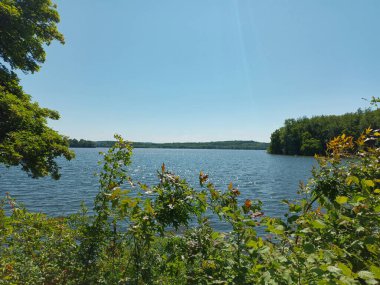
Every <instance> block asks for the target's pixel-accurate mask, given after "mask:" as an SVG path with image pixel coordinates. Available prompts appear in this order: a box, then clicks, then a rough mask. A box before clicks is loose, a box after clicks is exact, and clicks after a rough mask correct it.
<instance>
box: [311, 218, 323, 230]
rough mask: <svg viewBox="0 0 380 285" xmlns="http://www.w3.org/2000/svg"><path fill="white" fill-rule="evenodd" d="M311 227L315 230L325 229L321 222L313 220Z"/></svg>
mask: <svg viewBox="0 0 380 285" xmlns="http://www.w3.org/2000/svg"><path fill="white" fill-rule="evenodd" d="M311 225H312V226H313V227H314V228H316V229H324V228H325V227H326V224H325V223H324V222H322V221H321V220H315V221H313V222H312V223H311Z"/></svg>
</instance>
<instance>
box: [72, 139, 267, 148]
mask: <svg viewBox="0 0 380 285" xmlns="http://www.w3.org/2000/svg"><path fill="white" fill-rule="evenodd" d="M69 143H70V147H72V148H95V147H112V146H113V145H114V144H115V141H88V140H83V139H80V140H77V139H70V140H69ZM131 144H132V146H133V147H134V148H173V149H241V150H266V149H267V148H268V146H269V143H265V142H256V141H218V142H185V143H151V142H131Z"/></svg>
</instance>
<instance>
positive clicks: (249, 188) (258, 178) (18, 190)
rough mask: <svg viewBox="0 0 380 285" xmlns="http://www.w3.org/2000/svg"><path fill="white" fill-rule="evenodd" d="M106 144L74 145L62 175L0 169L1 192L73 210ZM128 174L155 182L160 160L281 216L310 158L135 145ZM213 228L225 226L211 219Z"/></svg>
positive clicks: (46, 208) (36, 207)
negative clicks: (232, 188) (230, 187)
mask: <svg viewBox="0 0 380 285" xmlns="http://www.w3.org/2000/svg"><path fill="white" fill-rule="evenodd" d="M106 150H107V149H100V148H96V149H75V152H76V159H74V160H72V161H64V160H62V161H61V160H60V166H61V167H62V169H61V173H62V177H61V179H60V180H58V181H55V180H53V179H51V178H42V179H31V178H29V177H28V176H27V175H26V174H25V173H24V172H22V171H21V170H19V169H18V168H9V169H7V168H5V167H1V168H0V194H1V196H2V197H3V196H4V195H5V193H6V192H9V193H10V194H11V195H12V196H13V197H14V198H16V199H17V201H18V202H22V203H23V204H24V205H25V206H26V207H27V208H28V209H29V210H31V211H39V212H44V213H47V214H49V215H53V216H61V215H67V214H72V213H76V212H77V211H78V209H79V208H80V204H81V201H84V202H85V204H86V205H87V206H88V207H90V208H91V207H92V205H93V204H92V203H93V199H94V197H95V195H96V193H97V191H98V187H99V184H98V178H97V177H96V176H94V173H95V172H97V171H98V169H99V165H98V163H97V162H98V161H99V160H100V159H101V156H100V155H99V151H106ZM132 159H133V163H132V166H131V170H130V175H131V176H132V178H133V179H134V181H141V182H143V183H145V184H148V185H156V184H158V178H157V175H156V174H157V170H158V169H160V168H161V165H162V163H163V162H164V163H165V165H166V167H167V169H169V170H170V171H172V172H174V173H176V174H178V175H180V176H181V177H183V178H186V179H187V180H188V181H189V183H190V184H191V185H192V186H193V187H195V188H198V187H199V180H198V177H199V172H200V171H201V170H202V171H203V172H205V173H207V174H209V177H210V181H211V182H213V183H214V184H215V185H216V186H217V187H218V188H219V189H227V187H228V184H229V183H230V182H232V183H233V184H234V186H237V187H238V188H239V190H240V192H241V196H240V199H241V201H242V202H244V201H245V199H260V200H262V201H263V211H264V213H265V215H270V216H282V215H283V214H284V212H285V210H286V206H285V205H283V204H281V200H283V199H288V200H292V199H296V198H297V197H298V195H297V190H298V188H299V187H298V185H299V182H300V181H306V180H307V179H308V178H309V177H310V175H311V172H310V171H311V169H312V166H313V165H315V160H314V158H311V157H295V156H279V155H270V154H267V153H266V152H265V151H260V150H203V149H201V150H200V149H135V150H134V154H133V158H132ZM211 222H212V224H213V226H214V227H215V228H216V229H219V230H225V229H226V225H224V224H223V223H221V222H220V221H219V220H218V219H217V218H211Z"/></svg>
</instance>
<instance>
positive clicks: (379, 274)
mask: <svg viewBox="0 0 380 285" xmlns="http://www.w3.org/2000/svg"><path fill="white" fill-rule="evenodd" d="M370 270H371V272H372V273H373V275H374V276H375V278H376V279H380V267H377V266H375V265H371V266H370Z"/></svg>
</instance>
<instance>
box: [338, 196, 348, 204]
mask: <svg viewBox="0 0 380 285" xmlns="http://www.w3.org/2000/svg"><path fill="white" fill-rule="evenodd" d="M335 201H336V202H337V203H338V204H345V203H347V201H348V197H346V196H337V197H336V198H335Z"/></svg>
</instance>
